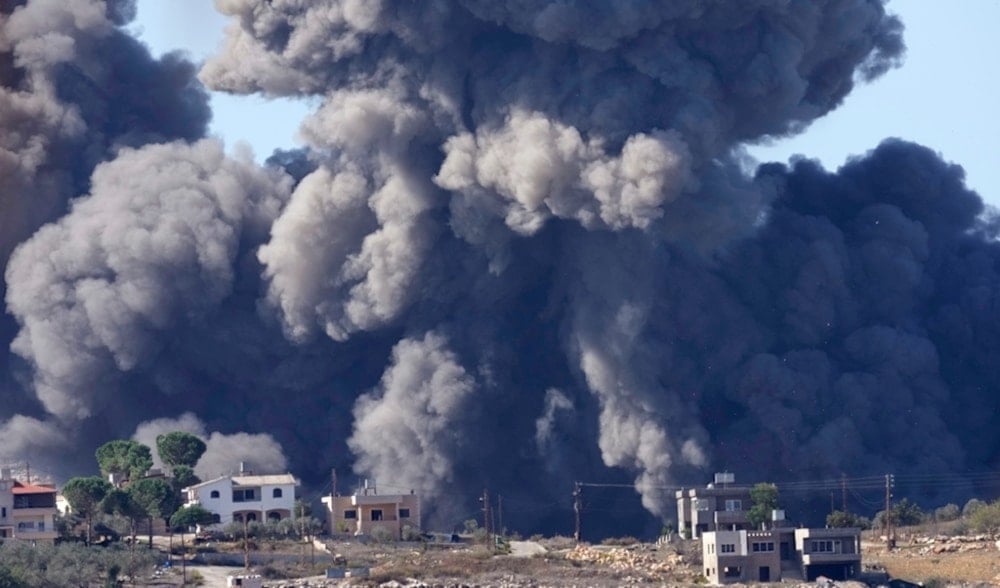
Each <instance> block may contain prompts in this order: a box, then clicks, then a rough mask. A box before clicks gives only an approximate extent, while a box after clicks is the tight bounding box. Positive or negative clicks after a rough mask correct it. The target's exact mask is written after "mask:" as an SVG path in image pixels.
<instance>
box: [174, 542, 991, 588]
mask: <svg viewBox="0 0 1000 588" xmlns="http://www.w3.org/2000/svg"><path fill="white" fill-rule="evenodd" d="M258 547H259V550H260V551H258V554H260V555H266V554H267V553H269V552H270V553H273V554H274V556H275V559H274V561H272V562H269V563H264V564H258V565H257V566H255V571H256V572H257V573H260V574H262V575H263V576H264V577H265V578H266V581H265V586H268V587H271V588H278V587H282V588H291V587H306V586H310V587H320V586H323V587H331V588H332V587H338V588H346V587H348V586H351V587H354V586H365V587H376V586H377V587H381V588H400V587H404V586H405V587H408V588H417V587H426V588H432V587H440V588H453V587H454V588H458V587H469V588H471V587H482V588H485V587H504V588H513V587H522V586H524V587H538V588H540V587H543V586H546V587H547V586H551V587H554V588H569V587H571V586H579V587H583V586H594V587H603V586H609V587H610V586H697V585H702V584H704V583H705V582H704V579H703V578H702V577H701V565H700V547H699V545H698V544H697V543H696V542H683V541H680V542H673V543H666V544H664V545H659V546H658V545H654V544H643V543H637V544H633V545H618V546H615V545H579V546H578V545H575V543H574V542H573V541H572V540H571V539H568V538H554V539H541V540H538V541H520V542H518V541H515V542H511V543H510V544H509V545H505V546H503V547H502V548H501V549H500V550H499V551H490V550H488V549H487V548H486V547H485V546H482V545H474V544H469V543H458V544H451V543H440V544H412V543H411V544H407V543H385V544H369V545H365V544H362V543H358V542H353V541H352V542H331V543H329V544H328V547H329V550H330V551H329V552H328V553H327V552H325V551H324V550H322V549H318V550H315V551H314V552H313V551H307V550H305V549H304V548H303V547H302V546H301V545H288V546H281V545H270V546H268V545H261V546H258ZM220 548H221V547H220ZM863 549H864V562H865V567H866V568H867V569H868V570H869V571H871V570H885V571H886V572H888V573H889V574H890V575H891V576H893V577H897V578H903V579H907V580H910V581H914V582H925V583H927V585H933V586H956V587H957V586H964V587H971V586H996V585H1000V550H998V549H1000V548H998V546H997V544H996V542H995V541H994V540H993V539H992V538H990V537H987V536H955V537H952V536H944V535H940V536H920V535H913V536H909V537H904V538H901V540H900V541H898V542H897V547H896V549H894V550H892V551H888V550H887V549H886V548H885V544H884V543H883V542H880V541H879V540H878V538H874V539H873V540H866V541H864V542H863ZM327 567H337V568H340V569H342V570H343V571H344V572H345V573H346V572H350V576H351V577H345V578H334V579H328V578H326V577H325V576H323V575H321V574H322V573H323V572H324V570H325V569H326V568H327ZM188 569H189V571H194V570H196V571H198V573H199V575H201V576H202V577H203V578H204V584H203V585H205V586H224V585H225V583H224V578H225V576H226V575H227V574H228V573H234V572H242V569H241V568H225V567H219V566H198V565H192V566H190V567H189V568H188ZM174 574H175V575H176V572H175V573H174ZM176 579H177V578H171V579H170V580H168V581H167V582H164V584H168V585H172V584H174V582H173V581H172V580H176ZM823 584H824V583H822V582H820V583H811V584H798V585H800V586H811V587H813V588H815V587H816V586H817V585H823ZM783 585H784V586H793V585H795V584H791V583H785V584H783ZM832 586H841V587H844V588H862V587H863V586H864V584H860V583H857V582H839V583H836V584H833V583H828V584H826V587H827V588H830V587H832Z"/></svg>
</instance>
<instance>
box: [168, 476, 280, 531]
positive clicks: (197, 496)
mask: <svg viewBox="0 0 1000 588" xmlns="http://www.w3.org/2000/svg"><path fill="white" fill-rule="evenodd" d="M240 470H241V471H240V473H238V474H229V475H225V476H219V477H218V478H215V479H212V480H208V481H206V482H201V483H200V484H195V485H193V486H188V487H187V488H184V489H183V490H182V492H183V495H184V499H185V502H184V506H193V505H199V506H201V507H202V508H204V509H205V510H207V511H209V512H211V513H212V514H213V515H214V518H215V522H216V523H221V524H227V523H231V522H243V521H247V522H250V521H258V522H266V521H280V520H282V519H287V518H295V488H296V486H298V481H296V479H295V477H294V476H292V475H291V474H268V475H255V474H252V473H250V472H247V471H246V470H245V468H244V467H243V465H242V464H241V467H240Z"/></svg>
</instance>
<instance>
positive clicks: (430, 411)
mask: <svg viewBox="0 0 1000 588" xmlns="http://www.w3.org/2000/svg"><path fill="white" fill-rule="evenodd" d="M475 393H476V383H475V380H474V379H473V378H472V377H471V376H469V374H467V373H466V371H465V369H464V368H462V366H461V364H460V363H459V360H458V357H457V356H456V355H455V354H454V353H453V352H451V351H450V350H449V349H448V341H447V340H446V339H445V338H444V337H442V336H441V335H439V334H437V333H428V334H427V335H425V336H424V337H423V339H404V340H402V341H400V342H399V344H397V345H396V346H395V347H394V348H393V352H392V363H391V365H390V366H389V367H388V369H386V372H385V374H384V375H383V376H382V381H381V383H380V385H379V386H378V388H377V389H376V390H374V391H372V392H370V393H367V394H363V395H362V396H361V397H359V398H358V400H357V402H356V403H355V405H354V433H353V434H352V435H351V437H350V438H349V439H348V440H347V444H348V447H350V448H351V450H352V451H353V452H354V453H355V455H356V456H357V468H358V469H359V470H360V471H363V472H367V473H369V474H371V475H373V476H374V477H375V478H376V479H377V480H385V481H388V480H393V481H394V482H397V483H398V482H404V483H406V484H407V485H408V486H410V487H412V488H413V489H414V490H416V491H417V492H419V493H421V494H423V495H426V496H436V495H439V494H441V493H443V492H446V491H447V488H448V486H449V484H451V483H452V482H453V481H454V476H455V473H456V472H455V466H456V463H455V459H454V458H455V456H456V455H457V454H460V453H462V452H464V451H466V448H467V446H468V444H469V443H470V442H471V439H467V438H464V437H462V436H460V435H457V434H456V432H457V431H459V430H460V429H461V428H462V421H463V420H465V419H468V418H472V417H473V415H474V410H475V404H476V398H475Z"/></svg>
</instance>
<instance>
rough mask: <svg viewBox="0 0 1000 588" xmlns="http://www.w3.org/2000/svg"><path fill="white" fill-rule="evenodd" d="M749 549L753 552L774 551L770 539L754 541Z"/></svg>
mask: <svg viewBox="0 0 1000 588" xmlns="http://www.w3.org/2000/svg"><path fill="white" fill-rule="evenodd" d="M751 549H752V550H753V552H754V553H769V552H772V551H774V543H772V542H770V541H761V542H755V543H754V544H753V545H752V546H751Z"/></svg>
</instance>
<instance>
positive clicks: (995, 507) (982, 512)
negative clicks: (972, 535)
mask: <svg viewBox="0 0 1000 588" xmlns="http://www.w3.org/2000/svg"><path fill="white" fill-rule="evenodd" d="M968 523H969V528H970V529H972V530H973V531H975V532H977V533H989V534H991V535H995V534H997V533H998V532H1000V501H997V502H993V503H992V504H987V505H984V506H981V507H979V508H977V509H975V510H973V511H972V514H971V515H969V517H968Z"/></svg>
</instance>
